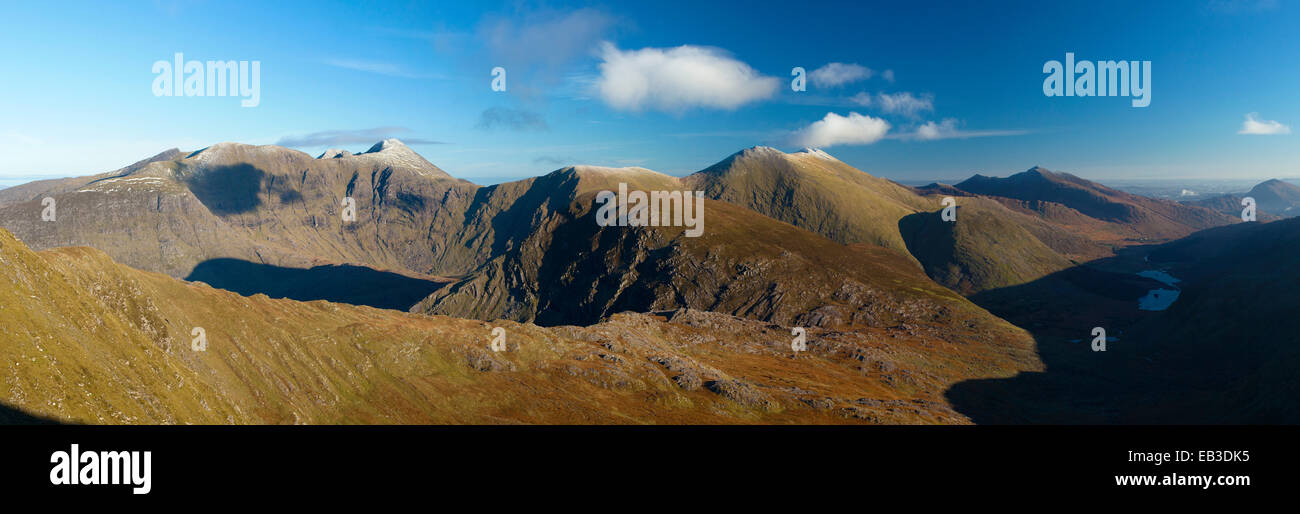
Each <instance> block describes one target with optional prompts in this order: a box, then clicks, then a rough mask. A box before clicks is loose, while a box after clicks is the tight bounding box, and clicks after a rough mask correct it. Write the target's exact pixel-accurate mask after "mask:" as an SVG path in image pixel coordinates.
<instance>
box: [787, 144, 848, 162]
mask: <svg viewBox="0 0 1300 514" xmlns="http://www.w3.org/2000/svg"><path fill="white" fill-rule="evenodd" d="M794 155H809V156H812V157H817V158H821V159H826V160H828V161H838V160H839V159H836V158H835V156H833V155H831V154H828V153H826V151H825V150H822V149H820V148H809V147H805V148H804V149H803V150H799V151H798V152H795V153H794Z"/></svg>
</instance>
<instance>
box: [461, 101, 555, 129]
mask: <svg viewBox="0 0 1300 514" xmlns="http://www.w3.org/2000/svg"><path fill="white" fill-rule="evenodd" d="M475 127H476V128H479V129H483V130H493V129H499V128H504V129H509V130H514V131H518V132H524V131H530V130H535V131H544V130H548V129H549V127H548V126H547V125H546V119H544V118H542V115H541V114H538V113H535V112H533V111H529V110H526V109H512V108H509V107H490V108H488V109H486V110H484V111H483V113H482V114H480V115H479V120H478V125H476V126H475Z"/></svg>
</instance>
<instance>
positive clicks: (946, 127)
mask: <svg viewBox="0 0 1300 514" xmlns="http://www.w3.org/2000/svg"><path fill="white" fill-rule="evenodd" d="M1028 133H1030V132H1029V131H1028V130H963V129H961V128H960V122H959V121H957V120H956V119H954V118H946V119H944V120H943V121H940V122H938V123H935V122H933V121H927V122H925V123H922V124H921V125H919V126H917V127H916V130H914V131H912V132H906V133H901V134H894V135H892V136H891V137H893V138H896V139H904V140H917V141H937V140H940V139H970V138H976V137H1001V136H1020V135H1025V134H1028Z"/></svg>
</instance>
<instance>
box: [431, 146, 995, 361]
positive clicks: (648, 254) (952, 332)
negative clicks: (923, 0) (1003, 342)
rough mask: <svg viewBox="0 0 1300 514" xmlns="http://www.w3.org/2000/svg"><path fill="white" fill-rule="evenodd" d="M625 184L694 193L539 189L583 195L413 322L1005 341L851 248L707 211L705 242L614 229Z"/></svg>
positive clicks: (546, 182) (899, 267)
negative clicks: (447, 319)
mask: <svg viewBox="0 0 1300 514" xmlns="http://www.w3.org/2000/svg"><path fill="white" fill-rule="evenodd" d="M620 182H622V183H630V184H638V185H635V186H633V189H635V188H638V187H646V188H654V189H676V190H680V189H681V188H682V187H684V184H683V182H685V181H684V180H679V179H676V178H673V177H670V176H667V175H661V174H652V172H647V171H646V170H640V169H626V170H613V169H599V170H593V169H583V168H569V169H565V170H560V171H557V172H555V173H552V174H550V175H547V176H545V177H542V178H539V179H536V181H535V183H534V185H533V187H534V188H536V189H537V190H540V191H546V192H551V193H553V192H554V191H556V189H555V188H556V185H557V184H563V185H564V186H563V187H565V188H567V190H568V191H570V192H571V193H570V194H565V195H558V198H559V199H560V200H558V201H555V202H552V203H550V204H548V205H547V207H545V208H539V209H538V210H537V211H536V212H534V213H532V214H529V215H527V216H526V217H528V218H530V219H534V220H538V221H537V225H538V226H539V227H542V228H541V229H539V230H536V231H534V232H533V233H532V235H530V236H529V237H528V239H527V240H525V241H524V242H523V243H522V244H519V245H517V246H516V247H515V248H512V249H511V250H510V251H508V252H506V253H505V254H503V255H502V256H500V257H498V258H496V259H494V260H492V261H491V262H489V263H487V264H485V265H484V266H483V267H482V268H481V269H480V270H477V271H476V272H474V273H472V274H470V275H469V276H467V277H466V278H464V279H463V280H461V281H460V282H457V283H455V284H452V285H450V286H448V287H445V288H443V289H440V290H439V291H437V292H435V293H434V294H433V295H432V296H430V297H429V298H428V299H426V300H425V301H424V302H421V304H420V305H418V306H416V308H415V310H417V311H420V312H430V313H437V314H446V315H452V316H459V317H471V318H477V319H492V318H509V319H514V320H518V321H535V322H537V323H539V324H542V325H557V324H585V323H592V322H594V321H596V320H599V319H601V318H603V317H605V316H608V315H610V314H612V313H616V312H620V311H625V310H631V311H636V312H654V311H671V310H677V309H682V308H689V309H697V310H710V311H715V312H721V313H725V314H731V315H736V316H741V317H746V318H751V319H757V320H762V321H766V322H770V323H775V324H779V325H787V326H789V325H794V326H819V327H827V328H841V329H849V328H854V327H873V328H888V327H898V326H924V327H927V328H926V330H930V331H933V334H935V336H936V337H939V338H942V339H944V340H948V341H954V340H963V339H968V338H972V337H984V335H981V334H988V333H997V332H1000V331H1002V329H1000V328H997V327H1000V326H1003V325H1002V322H1001V320H997V319H996V318H994V317H992V316H989V315H988V314H987V313H986V312H984V311H983V310H982V309H980V308H978V307H976V306H974V305H972V304H970V303H969V302H968V301H967V300H965V299H964V298H962V297H960V296H959V295H956V294H954V293H953V292H952V291H949V290H947V289H945V288H942V287H939V286H937V285H936V284H935V283H934V282H933V281H931V280H929V279H928V278H927V277H926V276H925V275H924V274H923V273H922V272H921V270H920V269H919V268H918V267H917V266H916V265H915V264H914V263H913V262H912V261H910V260H909V259H907V258H906V257H905V256H903V255H901V254H899V253H898V252H895V251H892V250H888V249H885V248H881V247H878V246H875V245H866V244H853V245H842V244H839V243H837V242H834V241H831V240H829V239H826V238H824V237H821V236H819V235H817V234H813V233H811V232H808V231H806V230H802V229H799V228H797V227H794V226H791V225H788V224H785V223H782V222H779V221H776V220H773V219H770V218H767V217H765V216H762V215H758V214H755V213H753V212H752V211H749V210H746V209H742V208H740V207H738V206H734V205H731V204H728V203H726V202H716V201H711V200H706V201H705V204H704V224H703V226H704V230H703V233H702V235H700V236H699V237H688V236H687V235H686V234H685V230H686V227H680V226H676V227H671V226H670V227H617V226H609V227H602V226H600V225H599V224H598V223H597V222H596V219H595V216H596V210H597V209H596V208H595V205H596V204H595V201H594V197H595V193H596V192H597V191H598V190H599V189H600V188H601V187H606V186H610V185H611V184H616V183H620ZM675 183H676V184H678V185H677V186H676V187H674V184H675ZM523 196H524V197H528V196H531V194H525V195H523ZM570 198H572V200H571V202H570V203H564V202H563V200H565V199H570Z"/></svg>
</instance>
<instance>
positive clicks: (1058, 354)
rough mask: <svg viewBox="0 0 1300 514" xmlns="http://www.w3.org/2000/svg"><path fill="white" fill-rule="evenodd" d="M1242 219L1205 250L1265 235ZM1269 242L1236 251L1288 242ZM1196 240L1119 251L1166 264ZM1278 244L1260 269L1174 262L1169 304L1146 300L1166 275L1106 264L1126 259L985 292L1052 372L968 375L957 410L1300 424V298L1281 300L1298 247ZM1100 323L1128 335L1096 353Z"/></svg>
mask: <svg viewBox="0 0 1300 514" xmlns="http://www.w3.org/2000/svg"><path fill="white" fill-rule="evenodd" d="M1238 227H1239V228H1238V229H1228V230H1224V229H1222V228H1218V229H1209V230H1207V231H1203V232H1201V233H1198V234H1204V235H1209V236H1213V240H1212V241H1210V242H1209V243H1207V244H1206V245H1204V246H1205V247H1207V248H1219V247H1221V246H1223V245H1219V244H1214V243H1217V242H1222V241H1223V240H1225V239H1224V236H1226V235H1233V236H1237V235H1239V234H1236V233H1234V232H1240V233H1241V234H1240V235H1245V236H1250V235H1252V234H1258V233H1259V228H1257V227H1250V226H1244V225H1239V226H1238ZM1227 233H1233V234H1227ZM1260 235H1261V236H1262V235H1265V234H1260ZM1189 239H1191V238H1189ZM1259 239H1260V240H1261V241H1259V242H1258V244H1246V243H1245V242H1244V241H1243V242H1242V244H1240V245H1238V246H1235V248H1236V249H1238V250H1240V251H1242V252H1243V253H1246V254H1252V251H1253V250H1249V249H1252V248H1253V249H1259V248H1269V247H1268V246H1267V245H1268V244H1271V241H1273V240H1276V238H1264V237H1260V238H1259ZM1228 240H1234V241H1235V240H1237V239H1236V237H1233V238H1231V239H1228ZM1193 242H1194V240H1190V241H1180V242H1174V243H1169V244H1166V245H1163V246H1160V247H1156V248H1149V249H1140V250H1135V251H1137V252H1142V253H1139V254H1136V258H1133V255H1134V254H1128V253H1127V252H1121V257H1118V258H1117V259H1119V258H1126V259H1128V261H1126V262H1128V263H1133V262H1137V263H1142V262H1143V256H1144V255H1145V256H1149V257H1151V262H1161V263H1163V262H1165V261H1158V260H1157V259H1156V258H1155V257H1154V256H1155V255H1166V254H1175V253H1177V254H1182V255H1183V256H1184V257H1185V256H1187V252H1185V251H1184V250H1186V248H1185V247H1186V246H1188V245H1190V244H1192V243H1193ZM1200 246H1201V245H1197V246H1196V247H1197V248H1199V247H1200ZM1227 246H1228V247H1229V248H1234V246H1232V245H1227ZM1275 250H1276V255H1277V256H1278V257H1276V258H1268V259H1265V260H1264V261H1263V262H1272V263H1273V265H1274V266H1277V267H1273V268H1269V269H1271V270H1273V271H1270V272H1268V273H1265V274H1263V275H1262V276H1259V277H1258V278H1256V277H1254V275H1255V274H1258V273H1259V272H1258V269H1259V268H1260V264H1261V262H1260V261H1249V260H1244V259H1241V258H1240V257H1239V256H1238V255H1236V254H1234V255H1232V256H1218V257H1214V258H1205V257H1203V258H1200V259H1198V260H1197V262H1196V263H1195V269H1193V268H1190V267H1178V266H1175V267H1173V268H1172V270H1173V273H1174V274H1175V276H1177V277H1178V278H1182V279H1184V281H1183V282H1182V283H1180V284H1179V286H1181V287H1182V294H1181V296H1180V297H1179V298H1178V300H1177V301H1175V302H1174V304H1173V305H1172V306H1170V308H1169V309H1168V310H1165V311H1140V310H1138V309H1137V299H1138V298H1140V297H1142V296H1143V295H1145V294H1146V292H1147V291H1148V290H1149V289H1156V288H1162V285H1161V284H1159V283H1156V282H1154V281H1151V280H1148V279H1145V278H1143V277H1138V276H1136V275H1134V274H1132V273H1127V272H1125V273H1112V272H1109V271H1102V270H1100V269H1098V268H1107V269H1116V266H1115V263H1116V260H1114V259H1107V260H1104V261H1098V262H1094V263H1089V264H1088V265H1081V266H1078V267H1075V268H1071V269H1067V270H1064V271H1061V272H1058V273H1054V274H1052V275H1049V276H1046V277H1043V278H1041V279H1039V280H1035V281H1033V282H1029V283H1026V284H1021V285H1018V286H1013V287H1006V288H1001V289H996V290H990V291H985V292H981V293H979V294H976V295H973V296H971V297H970V299H971V300H972V301H974V302H975V303H977V304H979V305H980V306H982V307H984V308H985V309H988V310H989V311H990V312H992V313H993V314H995V315H997V316H999V317H1001V318H1003V319H1006V320H1007V321H1010V322H1011V323H1013V324H1015V325H1017V326H1019V327H1021V328H1024V329H1026V330H1028V331H1029V332H1030V333H1031V334H1032V335H1033V337H1034V339H1035V341H1036V346H1037V348H1036V349H1037V352H1038V356H1039V358H1040V359H1041V360H1042V362H1043V363H1044V364H1045V365H1046V370H1045V371H1044V372H1034V373H1020V374H1018V375H1016V376H1014V377H1011V378H998V379H977V380H967V381H964V382H960V383H957V384H954V385H953V386H952V387H950V388H949V389H948V391H947V392H946V393H945V394H946V396H947V398H948V400H949V402H950V403H951V404H952V406H953V408H954V409H956V410H957V411H958V412H961V413H962V414H965V415H966V416H968V417H970V418H971V420H972V421H974V422H976V423H981V424H1007V423H1040V424H1218V423H1296V422H1300V412H1297V409H1296V408H1295V407H1294V400H1293V392H1294V391H1295V390H1296V388H1297V387H1300V386H1297V378H1296V377H1297V373H1296V370H1297V367H1298V366H1300V356H1298V355H1297V353H1298V352H1300V336H1298V335H1297V334H1298V333H1300V332H1297V330H1298V329H1297V326H1298V325H1300V322H1297V321H1296V320H1295V318H1296V317H1295V316H1293V315H1288V314H1287V313H1288V311H1289V310H1290V309H1292V308H1293V305H1294V302H1285V301H1278V300H1280V299H1283V298H1284V297H1285V296H1286V295H1288V294H1291V293H1293V288H1294V287H1295V283H1296V282H1297V281H1298V280H1300V279H1298V278H1297V277H1300V273H1295V272H1294V271H1291V268H1287V267H1286V266H1287V265H1286V264H1280V263H1281V262H1286V263H1289V262H1293V261H1292V260H1290V259H1291V257H1290V255H1292V254H1291V253H1290V252H1291V251H1292V249H1291V248H1276V249H1275ZM1267 251H1273V250H1267ZM1126 254H1127V257H1126V256H1125V255H1126ZM1234 262H1236V263H1238V264H1239V265H1234V264H1233V263H1234ZM1171 263H1172V261H1171ZM1151 267H1156V265H1155V264H1152V265H1151ZM1278 273H1281V275H1278ZM1093 327H1103V328H1104V329H1105V330H1106V335H1107V336H1110V337H1115V338H1118V340H1113V341H1108V342H1107V344H1106V351H1104V352H1094V351H1093V350H1092V348H1091V343H1092V340H1093V339H1094V337H1093V335H1092V329H1093Z"/></svg>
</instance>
